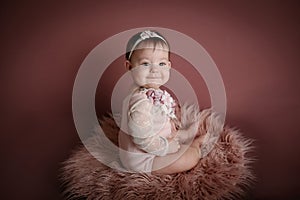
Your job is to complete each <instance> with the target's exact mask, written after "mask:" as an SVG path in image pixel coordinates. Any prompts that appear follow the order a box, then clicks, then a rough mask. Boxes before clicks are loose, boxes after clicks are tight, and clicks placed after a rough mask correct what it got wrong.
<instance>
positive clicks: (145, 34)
mask: <svg viewBox="0 0 300 200" xmlns="http://www.w3.org/2000/svg"><path fill="white" fill-rule="evenodd" d="M140 36H141V38H142V39H143V40H145V39H147V38H152V37H158V35H157V34H156V33H154V32H152V31H149V30H148V31H144V32H142V33H141V34H140Z"/></svg>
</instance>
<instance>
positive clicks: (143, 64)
mask: <svg viewBox="0 0 300 200" xmlns="http://www.w3.org/2000/svg"><path fill="white" fill-rule="evenodd" d="M141 65H142V66H145V67H148V66H150V63H148V62H143V63H142V64H141Z"/></svg>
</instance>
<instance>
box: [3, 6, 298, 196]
mask: <svg viewBox="0 0 300 200" xmlns="http://www.w3.org/2000/svg"><path fill="white" fill-rule="evenodd" d="M0 11H1V12H0V14H1V35H0V37H1V48H0V49H1V52H0V53H1V54H0V55H1V61H0V66H1V69H0V78H1V79H0V80H1V85H0V87H1V90H0V91H1V100H0V102H1V104H0V108H1V145H0V152H1V168H0V169H1V176H0V177H1V199H31V200H36V199H44V200H47V199H61V196H60V188H59V184H60V183H59V181H58V179H57V175H58V169H59V167H60V163H61V162H62V161H64V160H65V159H67V158H68V156H69V155H70V153H71V151H72V149H74V148H75V147H76V146H77V145H78V144H79V143H80V140H79V138H78V135H77V133H76V130H75V127H74V123H73V119H72V109H71V102H72V98H71V95H72V87H73V82H74V80H75V76H76V73H77V70H78V69H79V67H80V64H81V62H82V61H83V59H84V58H85V57H86V56H87V54H88V53H89V52H90V51H91V50H92V49H93V48H94V47H95V46H96V45H98V44H99V43H100V42H101V41H103V40H105V39H106V38H108V37H110V36H112V35H114V34H116V33H119V32H121V31H125V30H127V29H131V28H136V27H144V26H159V27H165V28H170V29H174V30H177V31H180V32H182V33H185V34H186V35H189V36H190V37H192V38H194V39H195V40H196V41H198V42H199V43H200V44H202V45H203V47H204V48H205V49H206V50H207V51H208V52H209V53H210V55H211V56H212V58H213V59H214V61H215V62H216V64H217V66H218V68H219V70H220V72H221V75H222V77H223V80H224V84H225V87H226V92H227V100H228V104H227V105H228V113H227V123H229V124H231V125H232V126H236V127H238V128H239V129H240V130H241V131H242V132H244V133H245V135H246V136H247V137H250V138H254V139H255V140H256V142H255V145H256V147H257V148H256V150H255V156H256V157H257V159H258V161H257V162H256V163H255V164H254V165H253V167H254V171H255V173H256V175H257V177H258V179H257V183H256V184H255V185H254V187H253V189H252V190H250V191H249V194H248V195H247V198H248V199H264V200H275V199H297V197H298V198H300V181H299V178H300V176H299V175H300V173H299V168H300V159H299V158H300V149H299V145H300V143H299V139H300V135H299V134H300V132H299V128H298V127H299V120H300V117H299V113H300V93H299V91H300V79H299V72H300V70H299V63H300V62H299V45H300V44H299V40H300V39H299V31H300V29H299V28H300V26H299V24H300V23H299V22H300V20H299V19H300V13H299V6H298V5H297V3H296V1H264V2H262V1H247V2H246V1H243V2H241V1H218V2H208V1H205V2H204V1H154V0H153V1H106V2H105V1H56V2H54V1H29V2H28V1H27V2H26V1H24V2H23V1H19V2H11V3H9V4H3V3H2V5H1V6H0ZM116 63H117V64H118V61H116ZM117 64H116V65H115V66H116V67H118V65H117ZM119 67H120V68H116V69H114V68H112V67H111V68H110V69H109V70H108V71H107V72H106V73H107V75H108V76H106V78H104V79H101V82H100V83H102V85H101V84H100V86H101V87H103V88H106V89H103V90H101V91H102V93H100V94H99V93H98V94H97V103H98V104H97V110H98V113H99V115H101V114H102V113H104V112H105V111H106V110H107V107H108V106H107V105H109V102H110V99H109V98H110V89H111V88H112V85H107V87H104V86H103V84H104V83H105V84H107V83H109V80H110V81H114V80H116V77H118V76H120V75H121V74H122V73H124V68H123V67H122V66H119ZM185 73H186V74H187V75H188V74H190V75H192V71H186V72H185ZM109 77H111V78H112V79H110V78H109ZM198 78H199V77H197V76H195V77H191V80H193V81H194V82H197V80H198ZM198 95H199V94H198ZM199 96H201V95H199ZM203 98H204V99H206V100H207V97H203ZM206 100H205V102H206V103H207V101H206ZM100 103H102V104H101V105H103V106H101V105H100Z"/></svg>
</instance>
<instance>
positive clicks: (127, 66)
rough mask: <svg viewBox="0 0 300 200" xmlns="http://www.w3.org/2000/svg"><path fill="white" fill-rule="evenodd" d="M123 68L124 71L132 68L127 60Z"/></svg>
mask: <svg viewBox="0 0 300 200" xmlns="http://www.w3.org/2000/svg"><path fill="white" fill-rule="evenodd" d="M124 66H125V69H126V70H131V68H132V66H131V63H130V61H129V60H126V61H125V62H124Z"/></svg>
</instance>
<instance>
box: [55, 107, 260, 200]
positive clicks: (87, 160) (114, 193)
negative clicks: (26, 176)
mask: <svg viewBox="0 0 300 200" xmlns="http://www.w3.org/2000/svg"><path fill="white" fill-rule="evenodd" d="M195 119H200V127H199V130H200V132H201V133H204V132H205V131H207V130H221V134H220V138H219V140H218V141H217V144H216V145H214V148H213V149H212V150H211V151H210V153H209V154H208V155H207V156H206V157H204V158H203V159H201V160H200V161H199V163H198V165H197V166H196V167H195V168H193V169H192V170H190V171H186V172H182V173H178V174H172V175H149V174H142V173H126V172H121V171H117V170H115V169H111V168H109V167H107V166H106V165H103V164H102V163H100V162H99V161H98V160H97V159H95V157H96V158H97V157H98V158H103V157H104V156H105V155H106V154H105V152H107V149H106V144H105V143H103V142H102V140H101V138H100V137H98V136H97V137H93V138H91V139H90V140H89V141H88V142H87V144H88V149H89V151H90V152H91V153H92V154H93V155H91V154H90V153H89V152H88V151H87V150H86V148H85V147H83V146H82V147H80V148H79V149H77V150H76V151H75V152H74V154H73V155H72V156H71V157H70V158H69V159H68V160H67V161H65V162H64V163H63V167H62V173H61V177H60V178H61V181H62V183H63V186H64V195H65V197H66V199H91V200H97V199H202V200H214V199H235V198H240V197H241V195H243V192H244V190H245V188H247V187H249V185H250V184H251V182H252V181H253V180H254V176H253V174H252V171H251V169H250V163H251V162H252V159H251V158H250V157H249V154H248V153H249V151H250V150H251V149H252V147H253V146H252V140H250V139H245V137H244V136H242V135H241V133H240V132H239V131H237V130H235V129H231V128H227V127H225V128H223V126H222V124H220V121H219V120H218V118H217V117H216V115H215V114H213V113H212V112H211V110H204V111H202V112H200V113H199V111H198V108H197V107H195V106H183V107H182V108H181V125H182V127H185V126H188V124H190V123H191V122H192V121H195ZM101 126H102V128H103V130H104V132H105V133H106V135H107V136H108V138H109V139H110V140H112V141H113V142H114V143H115V144H117V141H118V140H117V134H118V130H119V129H118V126H116V124H115V123H114V120H113V119H112V118H111V117H106V118H104V120H103V121H102V122H101ZM115 153H116V154H114V158H113V159H117V152H115ZM109 157H110V156H109ZM105 159H111V158H105Z"/></svg>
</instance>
